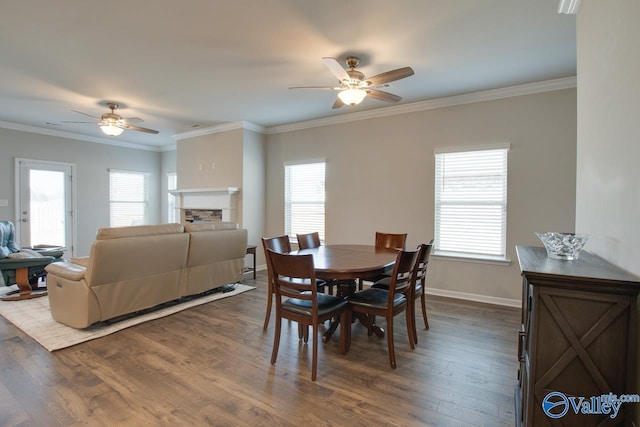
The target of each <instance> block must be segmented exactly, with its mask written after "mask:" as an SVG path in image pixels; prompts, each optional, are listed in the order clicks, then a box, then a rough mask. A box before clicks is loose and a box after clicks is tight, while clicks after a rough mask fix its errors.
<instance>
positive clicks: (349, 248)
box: [291, 244, 398, 341]
mask: <svg viewBox="0 0 640 427" xmlns="http://www.w3.org/2000/svg"><path fill="white" fill-rule="evenodd" d="M291 254H293V255H303V254H311V255H313V263H314V269H315V273H316V277H317V278H319V279H324V280H331V281H334V282H336V284H337V294H338V296H345V297H346V296H349V295H351V294H353V293H354V292H355V290H356V281H357V280H358V279H364V280H367V279H374V278H376V277H379V276H380V275H381V274H383V273H385V272H388V271H390V270H391V269H392V268H393V265H394V264H395V261H396V257H397V255H398V250H397V249H389V248H378V247H375V246H373V245H350V244H339V245H324V246H319V247H317V248H311V249H302V250H298V251H293V252H291ZM359 320H360V321H361V323H363V324H364V325H365V326H366V327H367V328H369V327H373V330H374V332H375V333H376V335H378V336H384V330H383V329H382V328H379V327H377V326H375V325H372V324H371V323H372V322H371V321H370V319H366V318H360V319H359ZM337 326H338V320H337V319H336V320H335V321H333V322H332V323H331V326H330V327H329V329H328V330H327V331H326V332H325V334H324V336H323V340H324V341H326V340H328V339H329V338H330V337H331V335H332V334H333V332H334V331H335V329H336V328H337Z"/></svg>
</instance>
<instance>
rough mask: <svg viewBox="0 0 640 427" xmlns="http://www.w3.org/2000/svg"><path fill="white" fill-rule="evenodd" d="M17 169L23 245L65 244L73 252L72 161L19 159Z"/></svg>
mask: <svg viewBox="0 0 640 427" xmlns="http://www.w3.org/2000/svg"><path fill="white" fill-rule="evenodd" d="M17 169H18V170H19V171H20V174H19V179H18V182H19V184H18V187H19V203H16V206H19V215H18V221H19V222H18V224H19V226H18V233H19V236H20V245H21V246H22V247H33V246H36V245H51V246H62V247H64V248H65V256H71V255H72V249H73V230H74V227H73V224H72V221H73V207H72V194H73V191H72V175H73V174H72V172H73V165H70V164H64V163H53V162H39V161H32V160H24V159H19V160H18V168H17ZM18 224H16V225H18Z"/></svg>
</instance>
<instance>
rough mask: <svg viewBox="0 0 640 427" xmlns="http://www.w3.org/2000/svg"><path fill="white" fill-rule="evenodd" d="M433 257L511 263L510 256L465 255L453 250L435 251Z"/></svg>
mask: <svg viewBox="0 0 640 427" xmlns="http://www.w3.org/2000/svg"><path fill="white" fill-rule="evenodd" d="M431 259H439V260H443V261H459V262H470V263H475V264H492V265H502V266H509V265H511V260H510V259H509V258H502V257H494V256H482V255H471V254H468V255H465V254H456V253H452V252H434V253H432V254H431Z"/></svg>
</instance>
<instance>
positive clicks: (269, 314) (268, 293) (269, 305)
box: [262, 278, 273, 331]
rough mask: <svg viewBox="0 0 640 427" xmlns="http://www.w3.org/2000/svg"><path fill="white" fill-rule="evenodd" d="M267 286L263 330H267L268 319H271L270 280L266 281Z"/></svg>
mask: <svg viewBox="0 0 640 427" xmlns="http://www.w3.org/2000/svg"><path fill="white" fill-rule="evenodd" d="M268 282H269V286H268V289H267V314H266V315H265V316H264V325H263V326H262V329H263V330H265V331H266V330H267V327H268V326H269V319H270V318H271V303H272V301H273V289H272V288H271V278H269V279H268Z"/></svg>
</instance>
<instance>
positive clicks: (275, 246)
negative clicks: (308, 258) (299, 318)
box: [262, 235, 291, 330]
mask: <svg viewBox="0 0 640 427" xmlns="http://www.w3.org/2000/svg"><path fill="white" fill-rule="evenodd" d="M262 248H263V249H264V257H265V260H266V263H267V296H268V298H267V313H266V315H265V318H264V325H263V326H262V329H264V330H266V329H267V327H268V326H269V319H270V318H271V304H272V303H273V292H274V289H273V268H272V267H271V259H270V258H269V256H267V251H268V250H269V249H270V250H272V251H274V252H278V253H289V252H291V243H289V236H287V235H284V236H278V237H263V238H262Z"/></svg>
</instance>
